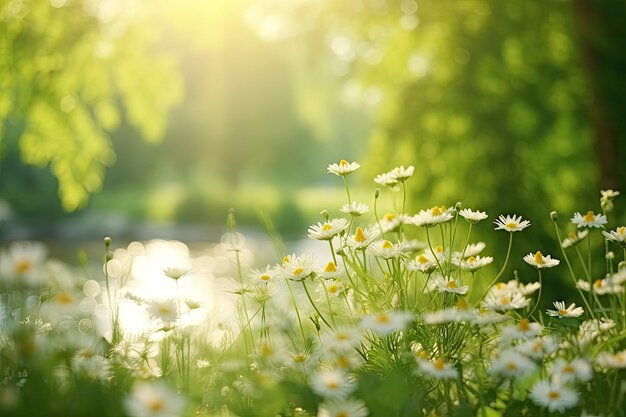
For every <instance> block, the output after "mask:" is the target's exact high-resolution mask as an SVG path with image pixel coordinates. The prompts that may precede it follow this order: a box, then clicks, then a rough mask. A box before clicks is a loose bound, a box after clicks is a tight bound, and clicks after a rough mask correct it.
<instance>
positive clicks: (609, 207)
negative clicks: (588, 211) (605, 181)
mask: <svg viewBox="0 0 626 417" xmlns="http://www.w3.org/2000/svg"><path fill="white" fill-rule="evenodd" d="M618 195H619V191H613V190H602V191H600V196H601V197H600V207H602V210H604V211H605V212H607V213H608V212H610V211H613V199H614V198H615V197H617V196H618Z"/></svg>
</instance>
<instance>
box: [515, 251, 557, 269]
mask: <svg viewBox="0 0 626 417" xmlns="http://www.w3.org/2000/svg"><path fill="white" fill-rule="evenodd" d="M524 261H525V262H526V263H527V264H528V265H531V266H534V267H535V268H537V269H543V268H552V267H553V266H557V265H558V264H560V263H561V261H559V260H558V259H552V257H550V255H547V256H543V255H542V253H541V252H539V251H537V252H535V254H534V255H533V254H532V253H529V254H528V255H526V256H524Z"/></svg>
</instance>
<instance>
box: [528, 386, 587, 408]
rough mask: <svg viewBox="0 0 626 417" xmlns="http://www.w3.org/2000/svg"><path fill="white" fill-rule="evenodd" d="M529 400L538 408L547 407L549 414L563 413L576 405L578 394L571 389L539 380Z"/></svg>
mask: <svg viewBox="0 0 626 417" xmlns="http://www.w3.org/2000/svg"><path fill="white" fill-rule="evenodd" d="M530 398H531V399H532V400H533V402H534V403H535V404H537V405H539V406H542V407H547V408H548V410H549V411H550V412H554V411H559V412H561V413H562V412H563V411H565V410H566V409H568V408H572V407H575V406H576V404H578V393H577V392H576V391H574V390H573V389H571V388H569V387H567V386H564V385H561V384H557V383H555V382H550V381H546V380H541V381H539V382H537V383H536V384H535V385H534V386H533V388H532V389H531V391H530Z"/></svg>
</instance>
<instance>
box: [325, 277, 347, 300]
mask: <svg viewBox="0 0 626 417" xmlns="http://www.w3.org/2000/svg"><path fill="white" fill-rule="evenodd" d="M321 285H324V286H325V287H326V292H327V293H328V295H329V296H330V297H337V296H338V295H339V294H341V292H342V291H343V282H341V281H340V280H338V279H328V280H325V281H323V282H322V284H321Z"/></svg>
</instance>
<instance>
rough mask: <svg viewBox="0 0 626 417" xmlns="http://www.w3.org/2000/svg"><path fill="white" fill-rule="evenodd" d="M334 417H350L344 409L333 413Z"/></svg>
mask: <svg viewBox="0 0 626 417" xmlns="http://www.w3.org/2000/svg"><path fill="white" fill-rule="evenodd" d="M335 417H350V414H348V413H347V412H345V411H340V412H338V413H337V414H335Z"/></svg>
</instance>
